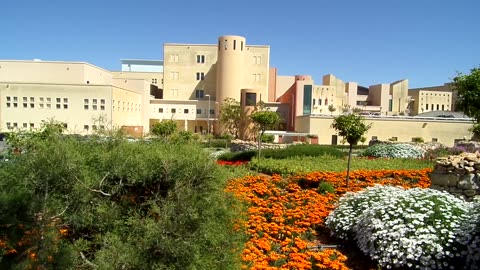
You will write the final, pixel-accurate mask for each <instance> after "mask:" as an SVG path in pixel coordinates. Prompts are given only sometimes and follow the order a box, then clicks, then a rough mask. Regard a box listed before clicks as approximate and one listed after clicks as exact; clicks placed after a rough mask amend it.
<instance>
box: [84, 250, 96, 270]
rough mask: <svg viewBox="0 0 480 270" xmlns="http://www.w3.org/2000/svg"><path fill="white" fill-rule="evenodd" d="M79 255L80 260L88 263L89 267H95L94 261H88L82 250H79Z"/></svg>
mask: <svg viewBox="0 0 480 270" xmlns="http://www.w3.org/2000/svg"><path fill="white" fill-rule="evenodd" d="M80 257H81V258H82V260H83V261H84V262H85V263H86V264H88V265H90V266H91V267H93V269H97V265H96V264H94V263H92V262H91V261H89V260H88V259H87V257H85V255H84V254H83V252H81V251H80Z"/></svg>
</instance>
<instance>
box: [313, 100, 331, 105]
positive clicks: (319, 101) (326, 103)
mask: <svg viewBox="0 0 480 270" xmlns="http://www.w3.org/2000/svg"><path fill="white" fill-rule="evenodd" d="M315 102H316V101H315V99H313V102H312V103H313V104H312V105H313V106H315ZM324 105H325V106H328V99H325V102H324ZM318 106H322V99H320V98H319V99H318Z"/></svg>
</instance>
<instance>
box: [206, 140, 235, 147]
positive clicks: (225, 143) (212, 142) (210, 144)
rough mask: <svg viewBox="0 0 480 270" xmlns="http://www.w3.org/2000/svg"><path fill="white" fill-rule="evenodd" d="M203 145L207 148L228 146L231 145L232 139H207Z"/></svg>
mask: <svg viewBox="0 0 480 270" xmlns="http://www.w3.org/2000/svg"><path fill="white" fill-rule="evenodd" d="M202 145H203V147H206V148H228V147H230V140H228V139H210V140H207V141H205V142H204V143H203V144H202Z"/></svg>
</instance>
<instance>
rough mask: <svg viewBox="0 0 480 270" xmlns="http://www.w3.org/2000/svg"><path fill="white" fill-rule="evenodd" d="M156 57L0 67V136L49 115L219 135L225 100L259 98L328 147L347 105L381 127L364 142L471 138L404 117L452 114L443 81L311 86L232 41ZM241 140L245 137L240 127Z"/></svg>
mask: <svg viewBox="0 0 480 270" xmlns="http://www.w3.org/2000/svg"><path fill="white" fill-rule="evenodd" d="M163 54H164V60H135V59H124V60H121V64H122V65H121V71H108V70H104V69H102V68H99V67H96V66H93V65H91V64H88V63H83V62H54V61H0V100H1V103H0V132H6V131H11V130H14V129H30V128H37V127H39V126H40V125H41V123H42V121H45V120H48V119H51V118H53V119H55V120H59V121H62V122H65V123H66V124H67V130H68V131H69V132H71V133H79V134H90V133H92V132H95V130H98V129H101V128H109V127H122V128H125V129H126V130H128V132H129V133H132V134H134V135H136V136H141V135H147V134H148V133H149V131H150V128H151V126H152V125H154V124H155V123H157V122H160V121H162V120H166V119H168V120H170V119H172V120H174V121H176V122H177V123H178V126H179V127H180V128H182V129H184V130H189V131H193V132H197V133H215V134H219V133H221V127H219V125H218V118H219V116H220V113H221V112H220V110H219V109H220V107H221V105H222V102H223V101H224V100H225V99H226V98H232V99H235V100H237V101H239V102H240V104H241V105H242V108H243V110H244V111H245V112H246V113H247V114H248V113H251V112H252V111H253V108H254V106H255V105H256V104H257V103H258V102H260V101H262V102H264V103H265V105H266V106H267V107H268V108H270V109H271V110H273V111H275V112H277V113H278V114H279V115H280V116H281V119H282V121H281V123H280V124H279V125H278V127H277V129H278V130H282V131H293V132H301V133H303V134H315V135H318V136H319V141H320V143H325V144H329V143H332V138H331V136H333V135H334V132H333V130H332V129H331V128H330V124H331V120H332V117H333V116H335V115H339V114H342V113H344V112H345V111H351V110H353V109H356V110H358V111H360V112H361V114H364V115H366V116H367V117H373V118H372V119H369V121H372V123H374V126H378V127H373V128H372V130H371V131H369V136H376V137H378V138H379V139H389V138H390V137H397V138H398V140H406V141H409V140H411V138H413V137H423V138H424V139H425V140H427V141H428V140H429V138H430V139H436V140H438V141H440V142H445V143H447V144H450V143H451V142H453V140H454V139H459V138H463V137H465V136H468V135H469V132H468V128H467V127H468V126H469V125H471V123H470V122H468V120H465V119H460V120H453V119H448V121H447V120H446V119H443V120H444V121H441V120H438V119H433V118H432V119H427V118H425V119H423V120H419V119H414V118H412V117H410V116H414V115H417V114H421V113H424V112H428V111H451V110H454V108H453V104H454V103H455V94H454V92H453V91H452V89H451V85H450V84H445V85H444V86H436V87H426V88H419V89H409V86H408V80H399V81H395V82H393V83H384V84H376V85H371V86H369V87H363V86H360V85H358V83H356V82H346V81H344V80H342V79H340V78H337V77H336V76H335V75H333V74H327V75H325V76H323V77H322V78H321V79H322V80H321V84H316V83H315V81H314V79H313V78H312V77H311V76H309V75H294V76H281V75H278V71H277V69H276V68H272V67H270V47H269V46H266V45H250V44H247V40H246V38H244V37H241V36H235V35H226V36H220V37H218V39H217V41H216V43H214V44H175V43H167V44H164V46H163ZM372 115H373V116H372ZM397 116H398V117H397ZM401 116H405V117H401ZM329 121H330V122H329ZM420 122H421V123H422V124H421V125H420V124H418V123H420ZM329 123H330V124H329ZM241 134H243V135H244V137H248V123H247V122H246V123H245V125H243V130H242V131H241Z"/></svg>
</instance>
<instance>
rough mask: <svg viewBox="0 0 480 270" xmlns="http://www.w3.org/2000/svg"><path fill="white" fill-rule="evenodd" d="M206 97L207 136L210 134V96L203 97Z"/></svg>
mask: <svg viewBox="0 0 480 270" xmlns="http://www.w3.org/2000/svg"><path fill="white" fill-rule="evenodd" d="M205 96H206V97H208V111H207V117H208V118H207V134H210V95H208V94H207V95H205Z"/></svg>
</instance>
